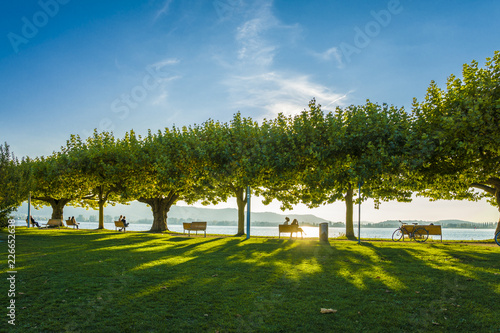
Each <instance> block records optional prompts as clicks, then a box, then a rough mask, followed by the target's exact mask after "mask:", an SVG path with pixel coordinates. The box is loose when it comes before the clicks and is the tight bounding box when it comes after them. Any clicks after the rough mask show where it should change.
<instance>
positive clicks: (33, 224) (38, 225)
mask: <svg viewBox="0 0 500 333" xmlns="http://www.w3.org/2000/svg"><path fill="white" fill-rule="evenodd" d="M30 220H31V225H32V226H36V227H38V228H40V224H38V222H36V221H35V219H34V218H33V216H31V215H30Z"/></svg>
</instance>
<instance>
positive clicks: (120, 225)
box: [115, 221, 125, 228]
mask: <svg viewBox="0 0 500 333" xmlns="http://www.w3.org/2000/svg"><path fill="white" fill-rule="evenodd" d="M115 227H122V228H125V226H124V225H123V221H115Z"/></svg>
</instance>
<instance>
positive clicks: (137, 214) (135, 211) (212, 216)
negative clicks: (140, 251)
mask: <svg viewBox="0 0 500 333" xmlns="http://www.w3.org/2000/svg"><path fill="white" fill-rule="evenodd" d="M31 209H32V215H33V216H35V217H40V218H50V216H51V214H52V209H51V208H50V207H43V208H42V209H40V210H35V209H33V207H32V208H31ZM18 212H19V214H21V215H24V214H27V212H28V205H27V203H24V204H23V205H22V206H21V207H20V208H19V209H18ZM104 214H105V215H110V216H113V217H118V216H120V215H125V216H126V217H127V220H128V221H130V222H136V221H140V220H151V221H152V220H153V213H152V212H151V208H150V207H148V206H147V205H145V204H142V203H139V202H132V203H131V204H130V205H117V206H108V207H105V208H104ZM78 215H82V216H84V217H85V218H87V219H88V218H89V217H90V216H96V215H98V211H94V210H86V209H84V208H75V207H71V206H67V207H65V208H64V216H65V217H68V216H78ZM285 216H288V217H289V218H290V221H293V219H297V220H299V222H300V223H305V222H309V223H323V222H329V221H328V220H325V219H322V218H320V217H317V216H315V215H312V214H308V215H300V214H277V213H271V212H252V215H251V219H252V222H268V223H275V224H279V223H282V222H284V221H285ZM168 217H169V218H171V219H172V220H182V221H189V220H191V221H193V220H200V221H207V222H213V221H218V222H221V221H226V222H235V223H236V221H237V220H238V210H237V209H236V208H223V209H216V208H199V207H192V206H173V207H172V208H171V209H170V212H169V213H168Z"/></svg>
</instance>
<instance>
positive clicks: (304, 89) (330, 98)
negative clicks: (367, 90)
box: [216, 0, 346, 118]
mask: <svg viewBox="0 0 500 333" xmlns="http://www.w3.org/2000/svg"><path fill="white" fill-rule="evenodd" d="M272 9H273V8H272V1H266V0H263V1H256V2H255V3H254V7H253V10H252V11H251V14H249V15H248V16H247V17H246V20H243V21H242V23H241V24H240V25H239V26H238V27H237V28H236V30H235V42H236V46H237V53H236V55H235V57H236V58H235V59H233V60H232V61H227V58H224V57H218V58H216V59H217V60H218V61H219V64H220V65H221V66H223V67H224V68H225V69H226V70H228V72H229V71H230V73H229V75H228V76H226V78H225V79H224V80H223V82H222V83H223V84H224V85H225V86H226V87H227V89H228V93H229V100H230V102H231V108H233V109H235V108H236V109H238V110H241V111H244V110H245V111H251V112H252V113H254V112H260V113H261V114H262V118H264V117H266V118H273V117H275V116H276V115H277V114H278V113H284V114H294V113H298V112H301V111H302V110H303V109H304V107H307V103H308V102H309V101H310V100H311V99H312V98H313V97H314V98H316V100H317V101H318V102H319V103H320V104H322V105H324V106H325V107H327V106H328V107H331V106H332V105H334V106H335V105H340V104H341V103H343V102H345V98H346V95H345V94H339V93H336V92H333V91H332V90H331V89H329V88H328V87H326V86H324V85H322V84H321V83H317V82H314V80H313V79H312V78H311V77H310V76H309V75H305V74H301V73H297V71H296V70H295V69H294V70H293V71H291V70H283V69H280V70H277V69H276V68H275V58H276V55H277V54H278V53H279V52H280V50H281V48H282V47H290V46H293V45H294V43H295V39H296V37H297V36H298V35H300V32H301V29H300V25H298V24H295V25H286V24H283V23H282V22H281V21H280V20H279V19H278V18H277V17H276V16H275V15H274V14H273V10H272ZM247 13H250V12H247ZM278 36H279V38H278ZM318 56H321V57H323V58H325V59H331V58H336V59H337V58H338V57H339V54H338V52H337V51H336V50H335V49H331V50H328V51H327V52H325V53H324V54H323V55H318Z"/></svg>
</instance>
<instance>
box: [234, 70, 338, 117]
mask: <svg viewBox="0 0 500 333" xmlns="http://www.w3.org/2000/svg"><path fill="white" fill-rule="evenodd" d="M225 83H226V84H227V85H228V86H229V91H230V98H231V100H232V103H233V105H234V107H235V108H237V109H240V110H243V109H262V110H265V114H264V116H263V117H269V118H272V117H275V116H276V115H277V114H278V113H283V114H295V113H298V112H300V111H302V110H303V109H304V107H305V106H307V103H308V102H309V101H310V100H311V99H312V98H313V97H314V98H316V100H317V101H318V103H320V104H322V105H324V108H325V109H333V108H334V107H335V106H337V105H344V103H346V98H347V94H339V93H336V92H333V91H332V90H331V89H329V88H328V87H326V86H324V85H321V84H318V83H315V82H312V80H311V78H310V77H309V76H307V75H293V74H288V75H286V74H280V73H276V72H268V73H264V74H258V75H253V76H235V77H232V78H230V79H228V80H227V81H226V82H225Z"/></svg>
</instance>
